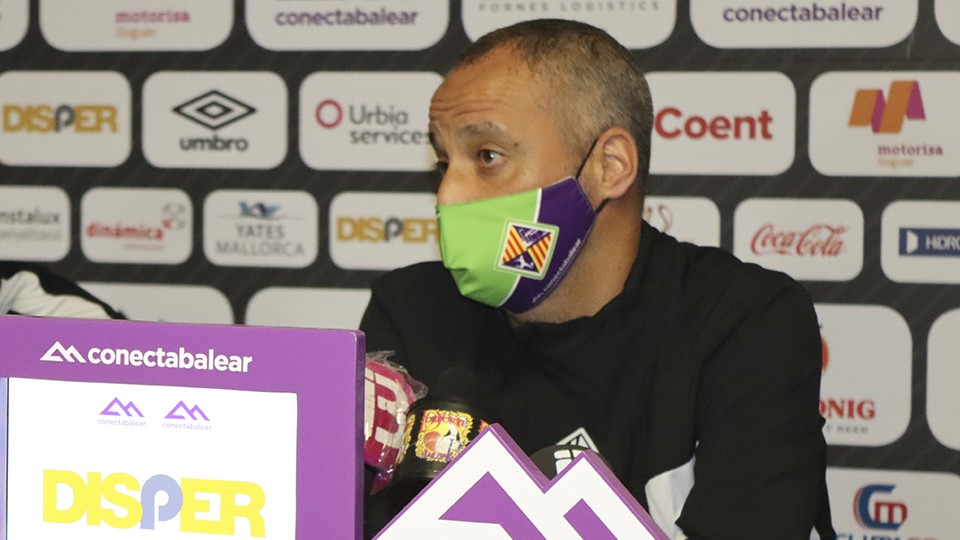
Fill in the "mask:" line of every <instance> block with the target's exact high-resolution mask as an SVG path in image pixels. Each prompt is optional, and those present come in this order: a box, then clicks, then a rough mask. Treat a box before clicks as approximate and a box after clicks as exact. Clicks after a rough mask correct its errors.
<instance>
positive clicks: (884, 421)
mask: <svg viewBox="0 0 960 540" xmlns="http://www.w3.org/2000/svg"><path fill="white" fill-rule="evenodd" d="M815 307H816V310H817V316H818V318H819V320H820V325H821V326H820V334H821V336H822V342H823V343H824V344H829V349H828V350H829V362H827V363H825V364H824V365H823V378H822V381H821V384H820V415H821V416H823V417H824V419H825V420H826V424H825V425H824V428H823V433H824V437H825V438H826V440H827V443H828V444H832V445H850V446H883V445H886V444H890V443H892V442H894V441H896V440H897V439H899V438H900V437H901V436H902V435H903V433H904V432H905V431H906V429H907V424H908V423H909V422H910V401H911V389H912V385H911V382H910V381H911V369H912V365H913V342H912V338H911V336H910V330H909V328H908V327H907V322H906V321H905V320H904V319H903V317H902V316H901V315H900V314H899V313H897V312H896V311H894V310H892V309H890V308H888V307H886V306H870V305H848V304H817V305H816V306H815ZM866 374H869V376H866Z"/></svg>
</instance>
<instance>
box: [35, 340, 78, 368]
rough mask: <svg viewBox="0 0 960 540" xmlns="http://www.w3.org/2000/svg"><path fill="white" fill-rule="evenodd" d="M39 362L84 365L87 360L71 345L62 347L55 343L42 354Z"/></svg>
mask: <svg viewBox="0 0 960 540" xmlns="http://www.w3.org/2000/svg"><path fill="white" fill-rule="evenodd" d="M40 360H42V361H44V362H79V363H81V364H86V363H87V359H86V358H84V357H83V355H81V354H80V353H79V352H78V351H77V349H76V347H74V346H73V345H71V346H69V347H64V346H63V345H61V344H60V342H59V341H58V342H56V343H54V344H53V346H52V347H50V348H49V349H47V352H45V353H43V356H41V357H40Z"/></svg>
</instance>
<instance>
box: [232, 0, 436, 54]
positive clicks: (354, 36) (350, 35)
mask: <svg viewBox="0 0 960 540" xmlns="http://www.w3.org/2000/svg"><path fill="white" fill-rule="evenodd" d="M245 12H246V18H247V30H249V31H250V35H251V37H252V38H253V40H254V41H256V42H257V44H258V45H260V46H261V47H264V48H266V49H271V50H419V49H426V48H428V47H430V46H432V45H435V44H436V43H437V42H438V41H440V38H442V37H443V35H444V33H446V31H447V26H448V24H449V19H450V6H449V5H448V3H447V2H436V1H435V0H404V1H403V2H391V1H389V0H379V1H376V0H375V1H371V0H333V1H331V0H295V1H291V0H247V2H246V11H245Z"/></svg>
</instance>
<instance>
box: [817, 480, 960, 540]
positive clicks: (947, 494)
mask: <svg viewBox="0 0 960 540" xmlns="http://www.w3.org/2000/svg"><path fill="white" fill-rule="evenodd" d="M827 489H828V490H829V492H830V513H831V516H832V518H833V526H834V529H835V530H836V531H837V538H838V539H841V540H867V539H869V540H945V539H947V538H954V537H956V533H957V530H958V529H957V527H960V519H958V517H957V512H956V505H955V504H953V502H952V501H954V500H956V499H954V498H953V497H957V496H960V477H958V476H957V475H956V474H950V473H928V472H901V471H889V470H873V469H844V468H836V467H830V468H828V469H827Z"/></svg>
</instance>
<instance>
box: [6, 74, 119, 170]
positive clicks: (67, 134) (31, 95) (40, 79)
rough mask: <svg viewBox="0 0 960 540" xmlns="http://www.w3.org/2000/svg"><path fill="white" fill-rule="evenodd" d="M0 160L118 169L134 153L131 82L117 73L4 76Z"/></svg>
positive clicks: (11, 163)
mask: <svg viewBox="0 0 960 540" xmlns="http://www.w3.org/2000/svg"><path fill="white" fill-rule="evenodd" d="M0 106H2V110H3V119H2V127H0V162H2V163H4V164H6V165H13V166H46V165H49V166H65V167H66V166H71V167H72V166H76V167H112V166H116V165H120V164H121V163H123V162H124V161H126V159H127V156H129V155H130V85H129V84H128V83H127V80H126V79H125V78H124V77H123V75H121V74H119V73H116V72H113V71H7V72H5V73H2V74H0Z"/></svg>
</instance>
